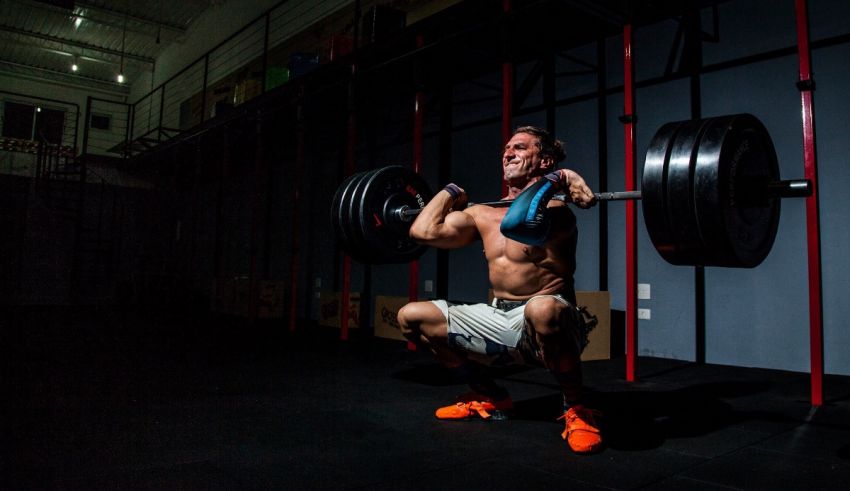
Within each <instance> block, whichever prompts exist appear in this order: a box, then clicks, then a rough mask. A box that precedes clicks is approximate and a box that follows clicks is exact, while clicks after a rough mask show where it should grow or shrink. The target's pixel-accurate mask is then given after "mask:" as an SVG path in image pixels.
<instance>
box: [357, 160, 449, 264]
mask: <svg viewBox="0 0 850 491" xmlns="http://www.w3.org/2000/svg"><path fill="white" fill-rule="evenodd" d="M360 188H362V192H361V193H359V194H358V196H359V197H360V204H359V206H356V208H357V212H358V213H359V217H358V218H359V219H358V220H357V222H356V223H357V224H358V225H359V227H360V230H359V231H355V236H358V232H359V236H358V240H359V239H360V238H362V240H363V241H364V243H365V244H367V248H368V250H369V253H370V259H371V262H374V263H406V262H410V261H412V260H414V259H416V258H418V257H419V256H421V255H422V254H423V253H424V252H425V250H427V247H426V246H423V245H421V244H419V243H417V242H414V241H413V240H412V239H411V238H410V237H409V235H408V231H409V229H410V224H411V222H410V221H402V220H400V219H398V217H396V216H393V215H394V210H395V209H397V208H398V207H400V206H403V205H406V206H408V207H409V208H418V209H421V208H424V207H425V205H426V204H427V203H428V201H430V200H431V198H432V197H433V193H432V192H431V190H430V188H429V187H428V184H427V183H426V182H425V180H424V179H423V178H422V177H421V176H419V175H418V174H416V173H415V172H413V171H412V170H410V169H408V168H406V167H403V166H389V167H384V168H381V169H378V170H377V171H375V172H374V173H372V174H371V175H370V176H369V177H367V178H365V179H364V180H363V181H362V182H361V186H358V189H360Z"/></svg>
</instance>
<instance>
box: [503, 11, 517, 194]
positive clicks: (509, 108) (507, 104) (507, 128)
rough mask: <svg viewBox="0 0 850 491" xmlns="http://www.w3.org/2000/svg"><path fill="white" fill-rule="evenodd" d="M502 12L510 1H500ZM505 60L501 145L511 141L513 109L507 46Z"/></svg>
mask: <svg viewBox="0 0 850 491" xmlns="http://www.w3.org/2000/svg"><path fill="white" fill-rule="evenodd" d="M502 11H504V13H505V14H508V13H510V11H511V0H502ZM502 36H503V38H504V39H503V42H504V43H507V42H508V36H507V33H503V34H502ZM504 56H505V60H504V61H503V62H502V144H505V143H506V142H507V141H508V140H510V139H511V133H512V132H513V131H512V128H511V126H512V120H513V107H514V64H513V63H512V62H511V61H510V56H508V49H507V46H506V47H505V50H504ZM507 194H508V183H506V182H504V181H503V182H502V196H506V195H507Z"/></svg>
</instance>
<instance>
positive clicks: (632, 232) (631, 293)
mask: <svg viewBox="0 0 850 491" xmlns="http://www.w3.org/2000/svg"><path fill="white" fill-rule="evenodd" d="M633 74H634V71H633V69H632V26H631V24H626V25H625V26H623V87H624V89H623V94H624V97H623V109H624V112H625V113H624V114H625V117H624V124H623V135H624V138H625V149H626V162H625V166H626V170H625V172H626V190H627V191H634V189H635V121H634V112H635V102H634V79H633ZM636 366H637V205H636V204H635V202H634V201H633V200H628V201H626V380H627V381H629V382H633V381H634V380H635V379H636V373H635V372H636Z"/></svg>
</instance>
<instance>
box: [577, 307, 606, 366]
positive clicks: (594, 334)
mask: <svg viewBox="0 0 850 491" xmlns="http://www.w3.org/2000/svg"><path fill="white" fill-rule="evenodd" d="M576 303H578V304H579V306H584V307H587V310H588V312H590V313H591V314H593V315H595V316H596V319H597V321H598V324H597V325H596V328H595V329H593V330H592V331H590V335H589V336H588V338H589V340H590V343H589V344H588V345H587V347H586V348H585V349H584V353H582V354H581V359H582V361H589V360H610V359H611V293H610V292H604V291H588V292H576Z"/></svg>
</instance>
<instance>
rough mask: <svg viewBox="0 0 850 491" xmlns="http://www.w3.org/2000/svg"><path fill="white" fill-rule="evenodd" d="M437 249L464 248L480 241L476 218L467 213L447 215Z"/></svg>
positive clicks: (460, 212)
mask: <svg viewBox="0 0 850 491" xmlns="http://www.w3.org/2000/svg"><path fill="white" fill-rule="evenodd" d="M439 235H440V239H439V241H438V243H435V244H434V245H435V246H437V247H463V246H465V245H469V244H471V243H473V242H475V240H477V239H478V227H477V226H476V225H475V218H474V217H473V216H472V215H470V214H469V213H467V212H465V211H453V212H451V213H449V214H448V215H446V219H445V220H444V221H443V226H442V227H441V230H440V234H439Z"/></svg>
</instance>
